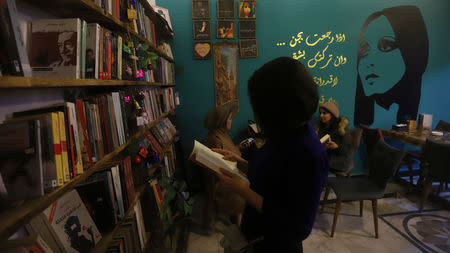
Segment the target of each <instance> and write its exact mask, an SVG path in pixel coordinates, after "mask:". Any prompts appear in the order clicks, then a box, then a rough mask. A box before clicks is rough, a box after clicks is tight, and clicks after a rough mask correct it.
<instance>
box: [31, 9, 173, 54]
mask: <svg viewBox="0 0 450 253" xmlns="http://www.w3.org/2000/svg"><path fill="white" fill-rule="evenodd" d="M25 1H27V2H29V3H31V4H33V5H36V6H39V7H44V8H45V9H46V10H48V11H49V12H50V13H52V14H53V15H55V16H57V17H66V18H74V17H77V18H81V19H84V20H86V21H87V22H88V23H99V24H100V25H102V26H105V27H107V28H109V29H111V30H114V31H117V30H119V31H122V32H124V33H129V34H131V35H133V36H135V37H137V38H138V39H139V40H141V41H142V42H145V43H147V44H149V45H150V50H151V51H153V52H156V53H157V54H158V55H160V56H161V57H163V58H165V59H167V60H168V61H170V62H174V59H173V58H172V57H169V56H168V55H166V54H165V53H164V52H162V50H160V49H158V48H156V47H155V46H154V45H153V44H152V43H151V42H150V41H149V40H147V39H146V38H144V37H143V36H141V35H139V34H137V33H136V32H134V31H133V30H131V29H130V28H129V26H128V24H126V23H123V22H122V21H120V20H119V19H118V18H116V17H114V16H112V15H111V14H109V13H108V12H106V11H105V10H104V9H102V8H101V7H99V6H98V5H96V4H95V3H94V1H92V0H58V1H42V0H25ZM144 2H145V1H144ZM146 7H147V10H146V13H147V14H148V15H149V16H151V17H153V18H156V19H157V20H155V21H156V22H155V23H156V24H165V23H166V21H165V20H161V19H162V17H160V16H159V15H157V14H156V13H155V12H154V11H153V9H151V6H150V5H149V4H148V3H147V4H146ZM159 27H160V30H161V31H160V32H162V34H165V35H166V37H168V35H169V37H170V34H171V33H170V32H169V31H165V30H166V28H164V26H162V25H159Z"/></svg>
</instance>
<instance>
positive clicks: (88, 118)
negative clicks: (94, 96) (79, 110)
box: [83, 101, 99, 163]
mask: <svg viewBox="0 0 450 253" xmlns="http://www.w3.org/2000/svg"><path fill="white" fill-rule="evenodd" d="M83 104H84V112H85V113H86V126H87V132H88V136H89V144H90V147H91V153H92V163H96V162H97V161H98V160H99V158H98V154H97V145H96V142H95V134H94V126H93V125H94V124H95V120H94V118H93V113H92V108H91V105H90V104H89V102H88V101H83Z"/></svg>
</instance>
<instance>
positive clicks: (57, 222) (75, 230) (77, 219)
mask: <svg viewBox="0 0 450 253" xmlns="http://www.w3.org/2000/svg"><path fill="white" fill-rule="evenodd" d="M43 213H44V215H45V217H46V218H47V220H48V222H49V224H50V226H51V228H52V229H53V230H54V231H55V233H56V235H57V236H58V239H59V240H60V241H61V243H62V245H63V246H64V249H65V250H66V251H67V252H69V253H78V252H89V251H90V250H91V249H92V248H94V246H95V244H97V243H98V241H100V239H101V237H102V236H101V235H100V232H99V231H98V229H97V227H96V226H95V223H94V221H93V220H92V218H91V216H90V215H89V213H88V211H87V209H86V207H85V206H84V204H83V202H82V201H81V198H80V196H79V195H78V193H77V191H76V190H72V191H70V192H68V193H66V194H65V195H63V196H62V197H61V198H59V199H58V200H57V201H55V202H53V204H51V205H50V206H49V207H48V208H47V209H45V210H44V211H43Z"/></svg>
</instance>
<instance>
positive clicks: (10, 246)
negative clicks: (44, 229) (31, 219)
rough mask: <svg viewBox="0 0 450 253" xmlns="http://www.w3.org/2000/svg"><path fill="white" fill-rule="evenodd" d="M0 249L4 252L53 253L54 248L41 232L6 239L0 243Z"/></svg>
mask: <svg viewBox="0 0 450 253" xmlns="http://www.w3.org/2000/svg"><path fill="white" fill-rule="evenodd" d="M0 251H1V252H4V253H20V252H28V253H41V252H45V253H53V250H52V249H51V248H50V247H49V246H48V245H47V243H46V242H45V241H44V239H42V237H41V236H40V235H39V234H32V235H29V236H26V237H22V238H19V239H14V240H7V241H4V242H2V244H0Z"/></svg>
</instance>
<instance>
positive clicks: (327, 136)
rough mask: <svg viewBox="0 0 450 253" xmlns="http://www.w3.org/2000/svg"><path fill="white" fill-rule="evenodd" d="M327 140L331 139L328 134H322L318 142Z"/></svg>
mask: <svg viewBox="0 0 450 253" xmlns="http://www.w3.org/2000/svg"><path fill="white" fill-rule="evenodd" d="M328 141H331V137H330V135H329V134H326V135H324V136H323V137H322V138H320V143H322V144H324V143H326V142H328Z"/></svg>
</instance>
